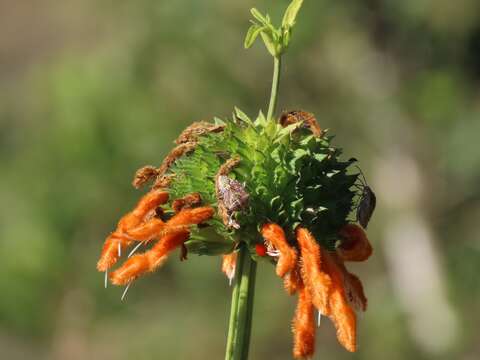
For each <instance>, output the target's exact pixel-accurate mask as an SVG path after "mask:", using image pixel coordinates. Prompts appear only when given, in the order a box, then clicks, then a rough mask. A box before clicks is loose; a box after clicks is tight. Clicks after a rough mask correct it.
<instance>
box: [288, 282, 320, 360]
mask: <svg viewBox="0 0 480 360" xmlns="http://www.w3.org/2000/svg"><path fill="white" fill-rule="evenodd" d="M314 310H315V309H314V306H313V303H312V297H311V295H310V292H309V291H308V290H307V289H306V288H305V287H301V288H300V289H299V290H298V303H297V309H296V311H295V317H294V318H293V324H292V331H293V357H294V358H295V359H304V358H308V357H311V356H312V355H313V353H314V352H315V331H316V326H315V314H314V312H315V311H314Z"/></svg>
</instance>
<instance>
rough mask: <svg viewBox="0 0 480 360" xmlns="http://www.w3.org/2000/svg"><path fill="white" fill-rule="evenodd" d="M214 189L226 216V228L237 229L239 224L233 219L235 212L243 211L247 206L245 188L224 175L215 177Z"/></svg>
mask: <svg viewBox="0 0 480 360" xmlns="http://www.w3.org/2000/svg"><path fill="white" fill-rule="evenodd" d="M216 188H217V193H218V200H219V205H220V207H221V208H222V210H223V211H222V212H224V215H225V216H226V220H227V224H226V225H227V226H228V227H233V228H234V229H239V228H240V224H239V223H238V222H237V221H236V220H235V219H234V213H235V212H236V211H239V210H242V209H245V208H246V207H247V205H248V200H249V197H250V196H249V195H248V193H247V191H246V190H245V187H244V186H243V185H242V183H240V182H239V181H237V180H234V179H231V178H229V177H228V176H226V175H220V176H218V177H217V181H216Z"/></svg>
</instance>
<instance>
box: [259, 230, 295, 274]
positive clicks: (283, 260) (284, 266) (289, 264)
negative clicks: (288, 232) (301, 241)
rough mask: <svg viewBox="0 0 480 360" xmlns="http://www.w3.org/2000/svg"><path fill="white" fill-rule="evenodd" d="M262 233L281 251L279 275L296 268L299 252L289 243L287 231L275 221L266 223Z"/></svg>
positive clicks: (278, 265) (278, 266)
mask: <svg viewBox="0 0 480 360" xmlns="http://www.w3.org/2000/svg"><path fill="white" fill-rule="evenodd" d="M261 233H262V236H263V238H264V239H265V240H266V241H267V242H269V243H270V244H272V245H273V246H274V247H275V248H276V249H277V250H278V251H279V252H280V256H279V259H278V263H277V275H278V276H280V277H282V278H283V277H284V276H285V275H286V274H287V273H289V272H290V271H292V270H293V269H294V268H295V265H296V263H297V252H296V251H295V249H294V248H293V247H291V246H290V245H289V244H288V242H287V238H286V237H285V233H284V232H283V229H282V228H281V227H280V226H279V225H277V224H273V223H270V224H265V225H263V227H262V230H261Z"/></svg>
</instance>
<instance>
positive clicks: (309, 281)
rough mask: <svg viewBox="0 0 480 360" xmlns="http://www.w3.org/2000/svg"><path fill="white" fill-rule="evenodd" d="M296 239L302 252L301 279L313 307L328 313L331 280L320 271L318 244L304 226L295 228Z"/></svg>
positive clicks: (319, 249) (320, 254) (320, 253)
mask: <svg viewBox="0 0 480 360" xmlns="http://www.w3.org/2000/svg"><path fill="white" fill-rule="evenodd" d="M297 241H298V245H299V247H300V252H301V254H302V262H301V266H302V271H301V274H302V279H303V282H304V284H305V287H306V288H307V289H308V291H310V293H311V294H312V301H313V303H314V304H315V307H316V308H317V309H318V311H320V312H321V313H322V314H324V315H328V314H329V313H330V309H329V307H328V296H329V294H330V288H331V285H332V280H331V278H330V276H329V275H328V274H326V273H325V272H324V271H322V267H321V256H322V255H323V253H324V251H321V248H320V245H319V244H318V243H317V241H316V240H315V238H314V237H313V235H312V234H311V233H310V232H309V231H308V230H307V229H304V228H299V229H298V230H297Z"/></svg>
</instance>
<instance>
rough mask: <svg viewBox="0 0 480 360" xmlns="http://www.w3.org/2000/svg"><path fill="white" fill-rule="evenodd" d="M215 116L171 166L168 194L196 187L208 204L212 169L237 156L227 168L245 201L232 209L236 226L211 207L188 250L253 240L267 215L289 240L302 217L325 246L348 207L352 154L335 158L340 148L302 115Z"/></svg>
mask: <svg viewBox="0 0 480 360" xmlns="http://www.w3.org/2000/svg"><path fill="white" fill-rule="evenodd" d="M216 121H217V122H221V123H222V124H225V130H224V131H223V132H222V133H216V134H213V133H212V134H208V135H205V136H202V137H201V138H200V140H199V144H198V146H197V148H196V149H195V151H194V152H193V153H191V154H190V155H188V156H184V157H183V158H181V159H179V160H177V161H176V163H175V164H174V166H173V167H172V168H171V170H170V171H171V173H173V174H175V178H174V181H173V183H172V184H171V188H170V192H171V197H172V198H180V197H183V196H185V195H187V194H189V193H192V192H198V193H200V194H201V196H202V198H203V201H204V202H205V203H206V204H211V205H212V206H214V207H217V199H216V196H215V175H216V174H217V172H218V170H219V168H220V166H221V165H222V163H224V162H225V161H226V160H228V159H229V158H231V157H234V156H238V157H239V158H240V163H239V165H238V166H237V167H236V168H235V169H233V170H232V172H231V174H230V176H231V177H233V178H235V179H236V180H238V181H240V182H241V183H244V184H245V188H246V190H247V192H248V193H249V194H250V200H249V205H248V207H247V208H246V209H245V210H243V211H240V212H238V213H237V214H236V218H237V221H238V222H239V224H240V229H239V230H235V231H233V230H229V229H227V228H226V227H225V226H224V224H223V223H222V220H221V219H220V217H219V216H218V215H217V216H215V218H214V219H212V220H211V221H210V223H209V224H210V225H211V228H210V234H208V236H207V234H205V230H202V231H199V230H198V229H196V230H195V231H194V233H193V234H192V239H191V240H190V241H189V242H188V243H187V246H188V247H189V250H190V251H192V252H195V253H199V254H208V255H214V254H218V253H225V252H229V251H231V250H232V249H233V248H234V245H235V242H237V241H245V242H247V243H248V244H249V245H250V247H251V248H253V246H254V245H255V244H256V243H260V242H263V239H262V238H261V236H260V234H259V232H258V230H259V227H260V226H261V225H262V224H264V223H266V222H275V223H278V224H279V225H281V226H282V227H283V228H284V229H285V230H286V233H287V236H288V238H289V241H290V242H291V243H292V244H294V243H295V240H294V230H295V228H296V227H297V226H298V225H300V224H301V225H302V226H303V227H306V228H308V229H310V230H311V231H312V233H313V234H314V235H315V237H316V238H317V239H318V241H319V242H320V243H321V244H322V245H323V246H324V247H327V248H330V249H331V248H333V247H334V246H335V241H336V240H337V239H338V237H337V234H338V231H339V229H340V228H341V227H342V226H343V225H345V224H346V223H347V222H348V221H347V217H348V215H349V213H350V211H351V210H352V206H353V197H354V195H355V192H354V191H352V190H350V189H351V187H352V185H353V184H354V182H355V181H356V179H357V174H354V175H348V174H347V170H348V167H349V166H350V165H351V164H352V162H353V160H352V161H347V162H344V161H340V160H339V156H340V154H341V150H340V149H338V148H334V147H332V146H331V145H330V143H331V140H332V137H331V136H322V137H315V136H313V135H312V134H311V133H310V131H309V130H308V129H305V128H303V127H302V126H303V124H302V123H298V124H294V125H290V126H288V127H285V128H283V127H282V126H281V125H280V124H278V123H277V122H274V121H267V120H266V119H265V117H264V115H263V114H262V113H260V114H259V116H258V118H257V119H256V120H255V121H254V122H253V121H251V120H250V119H249V118H248V117H247V116H246V115H245V114H244V113H242V112H241V111H240V110H238V109H236V113H235V114H234V116H233V120H229V121H225V122H224V121H222V120H218V119H217V120H216ZM206 230H207V231H208V228H207V229H206ZM212 230H213V231H212ZM212 233H216V235H217V236H216V237H217V238H215V239H213V238H212V236H213V235H212Z"/></svg>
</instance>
